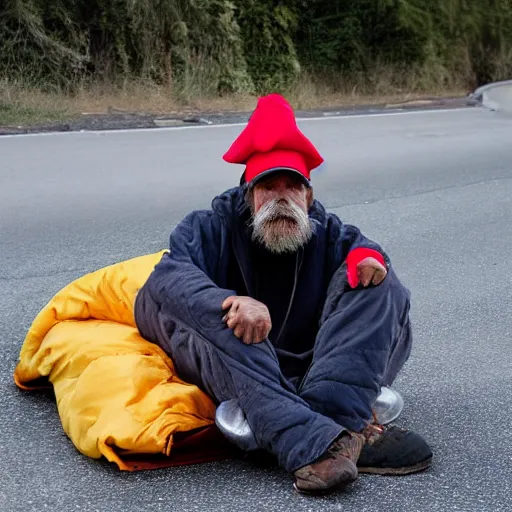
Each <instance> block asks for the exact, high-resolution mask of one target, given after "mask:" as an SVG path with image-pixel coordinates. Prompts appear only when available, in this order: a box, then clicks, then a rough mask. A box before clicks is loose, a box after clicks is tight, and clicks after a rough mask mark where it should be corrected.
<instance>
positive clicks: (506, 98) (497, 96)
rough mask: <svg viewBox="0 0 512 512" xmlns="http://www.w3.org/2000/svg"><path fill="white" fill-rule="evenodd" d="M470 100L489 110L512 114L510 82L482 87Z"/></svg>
mask: <svg viewBox="0 0 512 512" xmlns="http://www.w3.org/2000/svg"><path fill="white" fill-rule="evenodd" d="M471 98H472V99H474V100H475V101H477V102H479V103H480V104H481V105H482V106H483V107H485V108H488V109H489V110H493V111H497V112H507V113H512V80H502V81H500V82H492V83H489V84H486V85H482V86H481V87H479V88H478V89H476V90H475V91H474V92H473V94H471Z"/></svg>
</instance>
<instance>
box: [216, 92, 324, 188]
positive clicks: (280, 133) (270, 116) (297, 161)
mask: <svg viewBox="0 0 512 512" xmlns="http://www.w3.org/2000/svg"><path fill="white" fill-rule="evenodd" d="M223 159H224V160H225V161H226V162H229V163H232V164H245V181H246V183H250V182H252V184H254V183H255V181H253V180H255V178H257V179H259V178H261V177H262V176H264V175H266V174H269V173H271V172H274V171H278V170H283V169H285V170H289V171H295V172H298V173H300V174H301V175H302V176H303V177H304V179H305V180H306V182H307V183H308V184H309V180H310V172H311V171H312V170H313V169H315V168H316V167H318V166H319V165H320V164H321V163H322V162H323V161H324V159H323V158H322V157H321V156H320V154H319V153H318V151H317V149H316V148H315V146H313V144H312V143H311V142H310V141H309V139H308V138H307V137H306V136H305V135H304V134H303V133H302V132H301V131H300V130H299V128H298V126H297V123H296V121H295V115H294V112H293V109H292V107H291V106H290V104H289V103H288V102H287V101H286V100H285V99H284V98H283V97H282V96H281V95H279V94H269V95H268V96H264V97H262V98H260V99H259V100H258V105H257V106H256V109H255V110H254V112H253V114H252V116H251V118H250V119H249V123H248V124H247V126H246V127H245V128H244V130H243V131H242V133H241V134H240V135H239V136H238V137H237V139H236V140H235V141H234V142H233V144H232V145H231V147H230V148H229V150H228V151H227V152H226V153H225V155H224V156H223Z"/></svg>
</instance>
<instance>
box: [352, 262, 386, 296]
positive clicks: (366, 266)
mask: <svg viewBox="0 0 512 512" xmlns="http://www.w3.org/2000/svg"><path fill="white" fill-rule="evenodd" d="M387 273H388V272H387V270H386V267H385V266H384V265H382V264H381V263H379V262H378V261H377V260H376V259H375V258H372V257H368V258H365V259H364V260H362V261H360V262H359V263H358V264H357V277H358V278H359V281H360V282H361V284H362V285H363V286H364V287H365V288H366V287H367V286H369V285H370V283H371V284H373V285H375V286H376V285H379V284H380V283H382V281H384V279H385V278H386V275H387Z"/></svg>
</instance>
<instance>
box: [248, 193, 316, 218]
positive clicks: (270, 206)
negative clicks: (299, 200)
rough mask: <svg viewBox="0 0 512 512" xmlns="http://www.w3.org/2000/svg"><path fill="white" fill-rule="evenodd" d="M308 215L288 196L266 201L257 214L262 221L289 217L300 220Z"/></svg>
mask: <svg viewBox="0 0 512 512" xmlns="http://www.w3.org/2000/svg"><path fill="white" fill-rule="evenodd" d="M305 216H307V213H305V212H304V210H302V209H301V208H300V207H299V206H298V205H297V204H295V203H294V202H293V201H290V200H289V199H286V198H279V199H271V200H270V201H268V202H267V203H265V204H264V205H263V206H262V207H261V208H260V210H259V212H258V213H257V214H256V216H255V219H256V218H258V219H259V220H261V222H272V221H274V220H278V219H289V220H294V221H298V219H301V218H303V217H305Z"/></svg>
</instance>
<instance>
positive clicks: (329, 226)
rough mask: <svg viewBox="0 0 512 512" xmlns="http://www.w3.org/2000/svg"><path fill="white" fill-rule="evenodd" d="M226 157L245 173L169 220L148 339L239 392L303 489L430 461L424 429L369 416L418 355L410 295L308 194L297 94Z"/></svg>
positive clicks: (278, 100)
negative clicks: (384, 389)
mask: <svg viewBox="0 0 512 512" xmlns="http://www.w3.org/2000/svg"><path fill="white" fill-rule="evenodd" d="M224 159H225V160H226V161H227V162H230V163H240V164H244V165H245V171H244V173H243V176H242V179H241V182H240V186H238V187H235V188H233V189H231V190H228V191H226V192H225V193H224V194H222V195H220V196H218V197H216V198H215V199H214V200H213V203H212V209H211V210H208V211H194V212H192V213H191V214H189V215H188V216H187V217H186V218H185V219H184V220H183V221H182V222H181V223H180V224H179V225H178V226H177V227H176V228H175V230H174V231H173V232H172V234H171V237H170V252H169V253H168V254H166V255H164V257H163V258H162V260H161V262H160V263H159V264H158V265H157V266H156V267H155V269H154V271H153V273H152V274H151V276H150V277H149V279H148V281H147V282H146V283H145V285H144V286H143V288H142V289H141V290H140V291H139V293H138V295H137V299H136V304H135V318H136V322H137V325H138V328H139V330H140V332H141V334H142V336H144V337H145V338H146V339H148V340H150V341H153V342H156V343H158V344H159V345H160V346H161V347H162V348H163V349H164V350H165V351H166V352H167V353H168V354H169V355H170V356H171V358H172V359H173V361H174V363H175V365H176V369H177V371H178V374H180V376H181V377H182V378H183V379H184V380H186V381H188V382H191V383H194V384H196V385H198V386H199V387H201V388H202V389H203V390H204V391H205V392H206V393H208V394H209V396H211V397H212V399H213V400H214V401H215V402H216V403H217V404H220V403H222V402H226V401H229V400H236V402H237V403H238V406H239V407H240V409H241V410H242V411H243V413H244V415H245V417H246V420H247V422H248V424H249V425H250V428H251V430H252V432H253V435H254V438H255V440H256V443H257V445H258V447H259V448H261V449H263V450H266V451H268V452H271V453H272V454H274V455H275V456H276V457H277V461H278V462H279V464H280V465H281V466H282V467H283V468H284V469H285V470H287V471H289V472H290V473H292V474H293V475H294V479H295V481H294V487H295V489H297V490H298V491H300V492H305V493H307V492H310V493H315V492H326V491H330V490H333V489H335V488H337V487H340V486H343V485H345V484H348V483H350V482H352V481H354V480H355V479H356V478H357V476H358V472H370V473H378V474H406V473H412V472H415V471H419V470H422V469H425V468H426V467H428V466H429V465H430V462H431V458H432V453H431V451H430V448H429V447H428V445H427V444H426V443H425V441H423V439H422V438H421V437H420V436H418V435H417V434H415V433H413V432H410V431H406V430H404V429H400V428H398V427H395V426H392V427H387V428H382V427H380V426H379V425H376V424H375V422H374V415H373V406H374V403H375V400H376V398H377V396H378V394H379V392H380V389H381V386H389V385H390V384H391V383H392V382H393V381H394V379H395V377H396V375H397V373H398V372H399V370H400V369H401V368H402V366H403V364H404V363H405V361H406V360H407V359H408V357H409V353H410V350H411V340H412V339H411V332H410V323H409V317H408V313H409V293H408V291H407V290H406V288H404V286H403V285H402V284H401V283H400V282H399V280H398V278H397V276H396V275H395V273H394V271H393V268H392V266H391V263H390V260H389V258H388V256H387V255H386V254H385V253H384V251H383V250H382V248H381V247H380V246H379V245H378V244H376V243H374V242H372V241H370V240H369V239H367V238H366V237H365V236H364V235H363V234H362V233H361V232H360V230H359V229H358V228H356V227H354V226H349V225H344V224H343V223H342V222H341V221H340V220H339V219H338V218H337V217H336V216H335V215H333V214H330V213H327V212H326V211H325V209H324V208H323V207H322V205H321V204H320V203H319V202H318V201H317V200H315V199H314V198H313V189H312V187H311V182H310V172H311V170H313V169H314V168H316V167H318V166H319V165H320V164H321V163H322V162H323V159H322V157H321V156H320V154H319V153H318V151H317V150H316V148H315V147H314V146H313V144H312V143H311V142H310V141H309V140H308V139H307V138H306V137H305V136H304V134H303V133H302V132H301V131H300V130H299V128H298V127H297V124H296V121H295V116H294V113H293V110H292V108H291V107H290V105H289V104H288V103H287V102H286V100H285V99H284V98H282V97H281V96H279V95H277V94H272V95H269V96H266V97H263V98H261V99H260V100H259V101H258V105H257V108H256V110H255V111H254V113H253V115H252V117H251V119H250V120H249V123H248V125H247V126H246V128H245V129H244V130H243V131H242V133H241V134H240V136H239V137H238V138H237V140H235V142H234V143H233V145H232V146H231V148H230V149H229V150H228V152H227V153H226V154H225V155H224Z"/></svg>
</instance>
